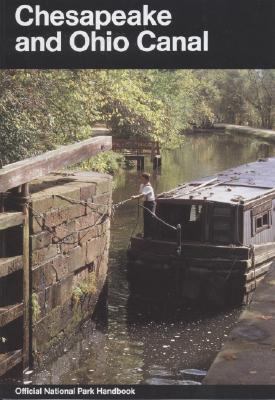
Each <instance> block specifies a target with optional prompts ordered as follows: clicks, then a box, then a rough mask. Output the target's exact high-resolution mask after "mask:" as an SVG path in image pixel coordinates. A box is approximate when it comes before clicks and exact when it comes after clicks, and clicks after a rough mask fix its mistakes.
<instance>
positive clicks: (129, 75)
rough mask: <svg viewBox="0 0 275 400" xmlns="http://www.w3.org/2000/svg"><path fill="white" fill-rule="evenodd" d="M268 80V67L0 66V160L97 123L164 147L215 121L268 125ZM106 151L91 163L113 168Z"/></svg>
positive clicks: (84, 133)
mask: <svg viewBox="0 0 275 400" xmlns="http://www.w3.org/2000/svg"><path fill="white" fill-rule="evenodd" d="M274 82H275V71H274V70H261V71H260V70H257V71H256V70H253V71H252V70H74V71H71V70H58V71H52V70H47V71H38V70H32V71H30V70H14V71H11V70H2V71H0V87H1V93H0V139H1V140H0V159H1V160H2V163H3V164H6V163H8V162H14V161H16V160H19V159H22V158H25V157H27V156H30V155H35V154H38V153H41V152H43V151H47V150H50V149H53V148H54V147H56V146H58V145H62V144H67V143H71V142H74V141H79V140H83V139H86V138H88V137H90V136H91V132H92V127H93V126H94V125H95V124H96V123H104V124H106V125H107V126H108V127H109V128H110V129H111V131H112V135H117V136H123V137H126V138H127V137H133V136H135V137H140V138H144V137H148V138H151V139H154V140H158V141H159V142H160V143H161V144H164V145H166V146H173V145H175V144H177V143H178V142H179V137H180V134H181V133H182V132H184V131H185V130H186V129H190V128H192V127H193V126H197V127H206V126H211V124H212V123H214V122H226V123H231V124H239V125H250V126H254V127H261V128H267V129H272V128H274V125H275V111H274V102H275V100H274V92H275V90H274V85H275V83H274ZM105 157H107V158H108V160H105V159H104V160H102V159H101V158H100V157H99V159H97V160H96V161H95V163H97V166H96V165H95V166H94V168H95V169H98V170H102V166H100V164H104V166H103V170H104V168H105V167H106V168H107V169H106V172H108V170H109V169H111V170H113V169H114V168H116V166H115V164H116V163H118V161H119V160H118V159H116V157H115V156H114V155H113V154H111V155H108V156H105ZM105 161H106V162H105Z"/></svg>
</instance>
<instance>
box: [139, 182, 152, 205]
mask: <svg viewBox="0 0 275 400" xmlns="http://www.w3.org/2000/svg"><path fill="white" fill-rule="evenodd" d="M139 193H140V194H143V195H144V200H145V201H155V193H154V189H153V188H152V186H151V184H150V183H146V185H144V184H143V183H142V184H141V185H140V188H139Z"/></svg>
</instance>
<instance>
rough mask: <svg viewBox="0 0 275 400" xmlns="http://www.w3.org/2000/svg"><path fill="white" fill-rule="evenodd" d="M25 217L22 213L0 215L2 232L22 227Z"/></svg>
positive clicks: (0, 229)
mask: <svg viewBox="0 0 275 400" xmlns="http://www.w3.org/2000/svg"><path fill="white" fill-rule="evenodd" d="M24 220H25V215H24V214H23V213H22V212H8V213H0V231H2V230H5V229H8V228H12V227H14V226H18V225H22V224H23V222H24Z"/></svg>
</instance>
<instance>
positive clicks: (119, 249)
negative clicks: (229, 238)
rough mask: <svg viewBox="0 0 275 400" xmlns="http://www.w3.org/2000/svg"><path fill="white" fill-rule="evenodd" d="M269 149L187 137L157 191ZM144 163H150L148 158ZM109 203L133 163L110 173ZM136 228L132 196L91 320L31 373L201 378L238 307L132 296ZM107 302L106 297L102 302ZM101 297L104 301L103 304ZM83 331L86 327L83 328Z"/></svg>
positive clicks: (102, 380) (234, 139)
mask: <svg viewBox="0 0 275 400" xmlns="http://www.w3.org/2000/svg"><path fill="white" fill-rule="evenodd" d="M272 154H274V149H273V148H272V147H270V146H269V145H266V143H263V142H261V141H255V139H253V140H251V139H249V138H244V137H241V138H240V137H238V136H232V135H230V136H229V135H224V136H219V135H203V134H200V135H198V134H196V135H193V136H186V138H185V144H184V146H183V148H182V149H178V150H174V151H165V152H163V154H162V158H163V162H162V165H163V167H162V170H161V173H155V174H153V177H152V178H153V179H152V183H153V185H154V187H155V190H156V192H157V193H160V192H162V191H165V190H169V189H171V188H173V187H175V186H177V185H178V184H180V183H183V182H186V181H189V180H191V179H194V178H198V177H201V176H206V175H210V174H213V173H215V172H218V171H221V170H223V169H226V168H230V167H233V166H236V165H239V164H242V163H245V162H250V161H255V160H256V159H257V158H259V157H266V156H267V155H270V156H271V155H272ZM146 163H147V164H146V169H148V170H149V171H152V165H151V163H150V161H149V160H146ZM115 185H116V189H115V190H114V196H113V197H114V199H113V200H114V203H116V202H119V201H121V200H124V199H126V198H129V197H130V196H131V195H132V194H133V193H135V192H136V191H137V188H138V177H137V172H136V170H135V169H133V170H130V171H124V172H121V173H120V174H119V175H118V176H116V178H115ZM140 230H141V225H140V219H138V210H137V205H136V203H135V202H134V201H133V202H131V203H128V204H127V205H125V206H123V207H121V208H120V209H118V211H117V213H116V216H115V218H114V220H113V222H112V229H111V249H110V259H109V278H108V296H107V295H106V294H105V297H104V299H105V300H107V303H105V304H107V305H106V307H105V311H104V307H103V314H102V310H99V311H100V313H101V314H98V313H97V319H96V320H97V324H96V326H94V325H91V326H90V327H89V326H88V328H87V330H86V331H85V334H83V335H81V336H80V337H79V340H78V342H77V343H76V345H75V346H73V347H72V348H71V349H70V350H69V351H67V350H66V349H65V350H64V354H63V355H62V357H59V358H57V359H56V360H55V361H53V362H52V363H51V365H49V366H48V367H47V368H46V369H45V370H43V371H42V372H39V373H35V374H34V375H33V377H32V378H29V379H30V380H31V381H32V383H53V384H77V383H80V384H85V383H86V384H138V383H147V384H190V383H200V382H201V380H202V378H203V376H204V375H205V371H206V370H207V369H208V368H209V366H210V365H211V363H212V361H213V359H214V357H215V356H216V354H217V352H218V351H219V350H220V348H221V346H222V343H223V342H224V340H226V337H227V336H228V334H229V332H230V330H231V329H232V327H233V326H234V323H235V322H236V320H237V319H238V317H239V314H240V312H241V310H240V309H235V310H223V311H221V310H219V311H218V310H216V311H215V310H209V309H207V308H205V307H202V306H199V305H196V306H192V307H190V306H188V305H186V306H184V307H181V308H176V307H174V308H173V307H172V308H171V307H168V305H167V304H166V303H165V302H163V303H162V304H155V305H153V304H148V303H147V304H146V303H144V302H141V301H137V300H133V298H132V297H131V296H130V293H129V288H128V282H127V279H126V276H127V273H126V250H127V247H128V243H129V237H130V236H131V234H132V233H133V231H135V232H139V231H140ZM105 300H104V301H105ZM104 301H103V304H104ZM83 332H84V331H83Z"/></svg>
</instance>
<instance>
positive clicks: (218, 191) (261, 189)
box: [159, 157, 275, 204]
mask: <svg viewBox="0 0 275 400" xmlns="http://www.w3.org/2000/svg"><path fill="white" fill-rule="evenodd" d="M272 190H274V192H275V157H274V158H266V159H259V160H258V161H256V162H252V163H249V164H243V165H240V166H238V167H235V168H230V169H228V170H225V171H222V172H220V173H217V174H215V175H213V176H207V177H204V178H201V179H197V180H195V181H192V182H189V183H186V184H182V185H180V186H179V187H177V188H175V189H173V190H171V191H169V192H166V193H162V194H161V195H160V196H159V199H160V200H162V199H167V200H168V199H170V200H190V199H191V200H196V201H213V202H218V203H229V204H238V203H241V204H245V203H247V202H249V201H252V200H253V199H255V198H258V197H262V196H264V195H265V194H267V193H268V192H270V191H272Z"/></svg>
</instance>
